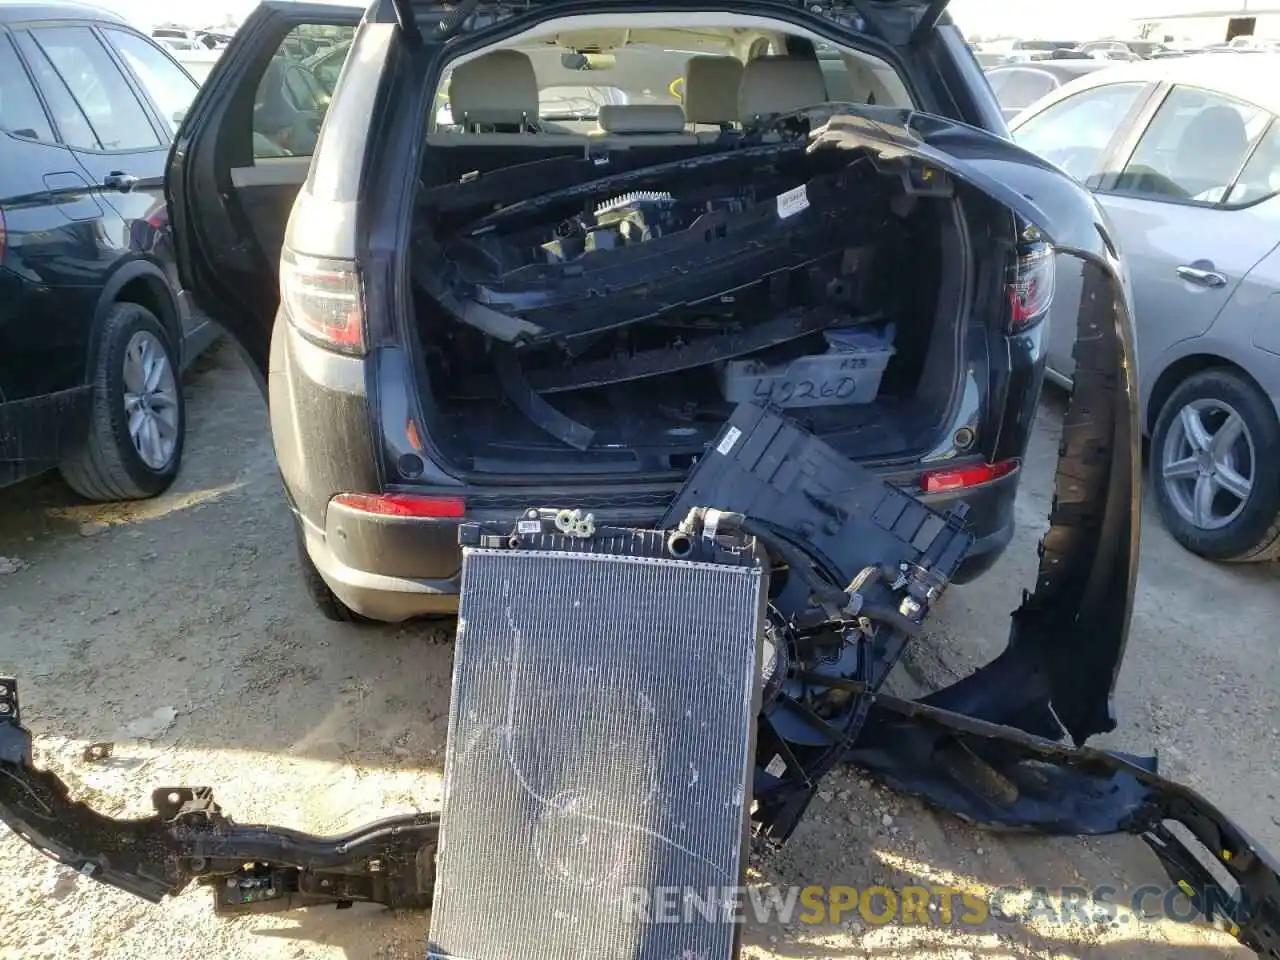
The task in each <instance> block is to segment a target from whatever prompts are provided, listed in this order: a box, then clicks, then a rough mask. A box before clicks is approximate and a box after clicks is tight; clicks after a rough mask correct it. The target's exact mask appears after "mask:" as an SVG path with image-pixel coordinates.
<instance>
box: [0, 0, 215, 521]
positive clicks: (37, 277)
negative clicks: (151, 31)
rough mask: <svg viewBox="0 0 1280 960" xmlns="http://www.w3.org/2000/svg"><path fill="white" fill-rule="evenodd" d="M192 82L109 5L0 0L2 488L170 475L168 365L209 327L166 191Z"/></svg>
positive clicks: (171, 385) (172, 405)
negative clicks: (59, 478) (188, 284)
mask: <svg viewBox="0 0 1280 960" xmlns="http://www.w3.org/2000/svg"><path fill="white" fill-rule="evenodd" d="M196 89H197V87H196V83H195V81H193V80H192V79H191V77H190V76H188V75H187V73H186V72H185V71H184V70H183V69H182V68H181V67H180V66H179V65H178V64H177V63H175V62H174V60H173V59H172V57H170V56H169V54H168V53H166V52H165V51H164V50H163V49H161V47H159V46H158V45H157V44H156V43H154V42H153V41H152V40H151V39H150V38H148V37H146V36H145V35H143V34H141V33H139V32H138V31H136V30H134V29H133V28H132V27H130V26H128V25H127V24H126V22H125V21H124V20H123V19H122V18H119V17H116V16H114V15H113V14H110V13H106V12H104V11H102V10H100V9H98V8H92V7H85V6H80V5H78V4H73V3H69V2H62V0H56V2H55V0H49V2H42V3H6V4H3V5H0V485H3V484H6V483H11V482H13V481H16V480H20V479H22V478H23V477H27V476H30V475H32V474H34V473H37V472H40V471H43V470H46V469H50V468H54V467H57V468H60V469H61V471H62V474H63V476H64V477H65V478H66V480H67V483H68V484H70V485H71V487H72V488H73V489H75V490H76V492H78V493H80V494H81V495H82V496H85V497H88V498H90V499H94V500H117V499H132V498H138V497H148V496H152V495H154V494H157V493H159V492H160V491H162V490H164V489H165V488H166V487H167V486H168V485H169V483H170V482H171V481H172V480H173V478H174V476H175V475H176V474H177V472H178V467H179V464H180V463H181V459H182V447H183V440H184V436H185V426H186V421H185V417H184V410H183V400H182V388H181V383H180V375H181V371H182V369H183V367H184V366H185V365H186V364H187V363H189V362H190V361H191V359H192V358H193V357H194V356H195V355H196V354H197V353H198V352H199V350H200V349H201V348H202V347H203V346H204V345H207V344H208V343H209V342H210V341H211V340H212V339H213V338H214V336H215V335H216V333H215V328H214V327H213V325H212V324H210V323H209V321H208V320H207V318H205V317H204V316H203V315H202V314H200V313H199V312H198V311H196V310H194V309H192V306H191V302H190V299H189V298H188V297H186V296H184V295H183V294H182V292H181V286H180V284H179V281H178V275H177V271H176V269H175V267H174V260H173V246H172V243H171V239H170V232H169V221H168V215H167V211H166V206H165V200H164V192H163V186H164V171H165V159H166V157H167V156H168V153H169V145H170V141H171V139H172V137H173V135H174V133H175V132H176V130H177V128H178V125H179V123H180V122H181V120H182V117H183V116H184V115H185V112H186V110H187V108H188V106H189V105H190V103H191V101H192V99H193V98H194V96H195V94H196Z"/></svg>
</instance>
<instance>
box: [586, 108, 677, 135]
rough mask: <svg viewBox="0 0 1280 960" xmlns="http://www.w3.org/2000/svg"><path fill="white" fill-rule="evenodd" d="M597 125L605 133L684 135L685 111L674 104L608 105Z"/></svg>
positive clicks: (598, 117) (597, 118)
mask: <svg viewBox="0 0 1280 960" xmlns="http://www.w3.org/2000/svg"><path fill="white" fill-rule="evenodd" d="M596 123H598V124H599V125H600V129H601V130H603V131H604V132H605V133H683V132H684V111H683V110H681V109H680V107H679V106H678V105H677V104H674V103H628V104H619V103H607V104H605V105H604V106H602V107H601V108H600V113H599V115H598V116H597V117H596Z"/></svg>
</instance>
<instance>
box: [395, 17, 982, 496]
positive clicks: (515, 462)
mask: <svg viewBox="0 0 1280 960" xmlns="http://www.w3.org/2000/svg"><path fill="white" fill-rule="evenodd" d="M710 16H711V15H708V17H710ZM593 19H596V18H593ZM635 19H636V20H640V19H643V18H642V17H637V18H635ZM727 19H732V18H725V17H723V16H722V17H720V19H719V20H717V21H716V25H712V26H690V27H687V28H686V27H683V26H682V27H679V28H672V27H664V28H661V29H658V28H653V29H642V28H640V27H632V28H630V29H613V28H605V27H593V28H592V29H590V30H585V29H567V28H565V29H555V28H554V25H552V26H549V27H547V28H544V30H543V31H542V32H540V33H539V34H538V35H537V36H528V35H526V36H522V37H517V38H512V39H510V40H507V41H505V42H504V44H503V45H502V46H501V47H491V48H487V49H485V50H481V51H478V52H476V53H475V54H473V55H471V56H469V57H468V58H466V59H463V60H459V61H457V62H455V63H452V64H449V65H448V66H447V67H446V70H445V72H444V75H443V79H442V81H441V83H440V86H439V89H438V92H437V95H436V98H435V103H434V105H433V108H432V112H431V115H430V117H429V118H428V132H427V141H428V149H427V150H426V151H425V152H424V165H423V169H422V171H421V177H420V181H421V184H422V186H421V190H420V195H419V197H418V198H417V217H416V220H415V227H414V236H413V238H412V242H411V244H410V245H409V248H408V249H409V253H408V256H409V257H410V263H409V267H410V271H411V275H412V277H413V280H414V283H413V289H414V318H413V327H414V330H415V332H416V333H417V337H418V346H419V347H420V351H419V352H420V356H421V358H422V364H421V373H420V381H421V383H420V386H421V388H422V390H421V392H422V398H421V399H422V409H423V412H424V421H425V423H426V425H427V429H428V432H429V433H430V436H431V440H432V445H433V446H434V447H435V449H436V450H437V452H438V453H439V454H441V455H442V456H443V457H444V459H445V460H447V461H448V464H447V465H449V466H451V467H453V468H455V469H456V470H457V471H459V472H464V473H471V472H475V473H490V474H508V475H510V474H515V475H539V476H584V475H586V476H591V475H609V474H619V475H623V476H627V477H629V478H634V477H636V476H637V475H670V474H679V473H683V472H684V471H686V470H688V469H689V467H690V466H691V465H692V464H693V463H695V462H696V460H697V458H698V457H699V456H701V454H702V453H703V452H704V451H705V449H706V445H707V444H708V443H709V442H710V441H711V440H712V439H713V438H714V436H715V435H716V433H717V432H718V431H719V429H720V427H721V425H722V424H723V422H724V420H725V419H726V418H727V416H728V415H729V412H730V411H731V410H732V408H733V406H734V404H736V403H737V402H740V401H741V400H744V399H753V400H769V401H771V402H773V403H775V404H778V405H779V406H782V407H783V408H784V409H786V410H787V411H788V413H789V414H790V415H791V416H793V417H795V418H796V419H797V420H799V421H800V422H801V423H802V424H803V425H805V426H806V427H807V428H808V429H811V430H814V431H815V432H816V433H818V434H819V435H820V436H822V437H823V438H824V439H826V440H827V441H828V442H830V443H832V444H833V445H835V446H836V447H837V448H838V449H841V450H842V452H845V453H846V454H848V455H850V456H854V457H858V458H862V459H899V458H903V459H905V458H910V457H912V456H918V455H920V454H921V453H923V452H925V451H927V450H929V449H932V448H933V447H934V446H936V445H937V443H938V442H939V439H940V438H941V437H942V436H943V435H944V432H945V431H946V430H947V429H948V425H949V424H950V423H951V420H952V417H951V413H952V409H953V406H954V405H955V404H956V403H957V402H958V397H959V394H960V383H961V380H962V376H963V365H964V362H965V361H964V360H963V359H962V357H963V356H964V349H963V348H964V345H965V339H964V337H965V328H966V326H967V317H968V316H969V312H970V301H971V298H972V296H973V290H972V284H971V282H970V277H971V273H972V271H973V266H974V265H973V264H972V263H971V262H970V258H969V256H968V254H967V251H968V250H969V241H968V229H969V228H968V226H967V221H966V219H965V216H964V215H963V212H962V202H961V199H960V198H959V196H958V195H957V187H956V186H955V185H953V184H952V183H951V182H950V181H949V179H948V178H947V177H946V176H945V175H944V174H942V173H941V171H930V170H923V169H921V168H920V167H919V165H918V163H917V162H915V161H909V160H905V159H904V160H898V161H885V160H880V159H877V158H875V157H873V156H871V155H870V154H868V153H863V152H859V151H852V150H848V149H834V148H833V149H817V150H811V149H809V137H808V134H809V133H810V131H811V128H816V127H817V126H818V125H819V124H820V118H819V117H818V115H819V114H821V113H822V111H823V110H824V109H825V110H826V111H827V113H828V114H830V113H832V112H837V113H838V112H839V111H838V108H824V107H823V106H822V105H823V104H825V103H828V102H831V101H840V102H852V103H856V104H871V105H875V106H896V107H909V106H911V101H910V98H909V96H908V93H907V87H906V85H905V84H904V83H903V82H902V81H901V79H900V78H899V77H898V75H897V74H896V73H895V72H894V70H893V69H892V67H890V66H889V65H888V64H886V63H884V62H882V61H880V60H876V59H874V58H872V57H870V56H868V55H867V54H865V53H862V52H859V51H853V50H847V49H842V48H836V47H834V46H831V45H829V44H826V43H825V42H822V41H817V42H815V41H816V38H813V37H803V36H799V35H797V34H795V33H794V32H792V33H789V32H788V29H787V28H784V27H783V25H781V24H777V23H772V24H771V23H770V22H768V21H762V20H759V19H755V18H738V20H739V21H740V22H738V23H737V25H736V26H735V25H729V24H728V23H727V22H726V20H727ZM791 29H794V28H791ZM808 108H817V109H815V110H809V109H808ZM846 112H847V111H846ZM960 189H961V190H963V188H960ZM993 322H996V323H998V321H993Z"/></svg>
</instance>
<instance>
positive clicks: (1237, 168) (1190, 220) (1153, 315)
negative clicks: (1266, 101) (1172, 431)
mask: <svg viewBox="0 0 1280 960" xmlns="http://www.w3.org/2000/svg"><path fill="white" fill-rule="evenodd" d="M1269 129H1271V130H1276V129H1280V128H1277V127H1276V126H1274V125H1273V124H1272V117H1271V116H1270V115H1269V114H1267V113H1266V112H1265V111H1263V110H1261V109H1259V108H1257V107H1254V106H1252V105H1250V104H1246V103H1242V102H1240V101H1237V100H1232V99H1230V98H1227V97H1225V96H1221V95H1218V94H1215V93H1212V92H1208V91H1203V90H1197V89H1195V88H1191V87H1183V86H1176V87H1174V88H1173V89H1172V90H1171V91H1170V92H1169V94H1168V96H1167V97H1166V98H1165V99H1164V101H1163V102H1162V103H1161V104H1160V106H1159V108H1158V109H1157V110H1156V111H1155V114H1154V115H1153V118H1152V121H1151V123H1150V125H1148V126H1147V128H1146V130H1145V131H1144V132H1143V134H1142V137H1141V138H1140V139H1139V140H1138V141H1137V144H1136V146H1135V147H1134V150H1133V152H1132V154H1131V155H1130V157H1129V158H1128V160H1127V162H1126V163H1125V165H1124V167H1123V169H1122V170H1120V171H1119V173H1118V174H1116V175H1115V176H1114V177H1112V178H1111V179H1110V180H1109V181H1108V182H1106V183H1105V184H1104V192H1103V193H1102V195H1101V196H1100V197H1099V199H1100V201H1101V203H1102V205H1103V207H1104V208H1105V209H1106V211H1107V215H1108V216H1109V217H1110V218H1111V222H1112V225H1113V227H1114V229H1115V231H1116V236H1117V238H1118V240H1119V243H1120V248H1121V250H1122V251H1123V252H1124V254H1125V257H1126V259H1127V261H1128V265H1129V275H1130V279H1131V281H1132V283H1133V296H1134V310H1135V314H1136V315H1135V318H1134V320H1135V323H1136V327H1137V334H1138V345H1139V351H1140V353H1139V358H1141V356H1142V355H1146V356H1151V357H1155V356H1159V355H1161V354H1163V353H1164V352H1165V350H1166V349H1168V348H1169V347H1170V346H1172V345H1173V344H1175V343H1178V342H1180V341H1182V340H1186V339H1189V338H1191V337H1197V336H1200V335H1202V334H1204V333H1205V332H1206V331H1207V330H1208V329H1209V328H1210V327H1211V326H1212V325H1213V323H1214V321H1215V319H1216V318H1217V317H1218V315H1219V313H1220V312H1221V311H1222V308H1223V307H1224V306H1226V304H1227V303H1228V301H1230V299H1231V297H1232V295H1233V294H1234V293H1235V291H1236V289H1237V288H1238V287H1239V285H1240V282H1241V280H1243V279H1244V277H1245V275H1246V274H1247V273H1248V272H1249V271H1250V270H1251V269H1253V267H1254V265H1255V264H1257V263H1258V262H1259V261H1261V260H1262V259H1263V257H1265V256H1266V255H1267V253H1268V252H1270V251H1271V250H1272V249H1273V248H1274V247H1275V246H1276V244H1277V242H1280V217H1278V216H1277V214H1278V213H1280V207H1277V204H1276V203H1274V202H1272V201H1268V200H1266V199H1265V198H1264V197H1265V194H1266V192H1267V191H1268V189H1269V187H1268V184H1269V180H1270V178H1269V177H1267V176H1255V175H1254V171H1256V170H1257V169H1258V167H1259V166H1260V165H1274V163H1275V161H1274V158H1273V157H1272V156H1271V154H1272V151H1273V143H1274V142H1275V141H1276V140H1277V137H1276V136H1275V135H1274V134H1269V133H1268V130H1269ZM1251 158H1253V159H1251ZM1259 200H1261V202H1259ZM1140 362H1141V360H1140ZM1148 373H1149V374H1151V375H1155V374H1157V373H1158V371H1156V370H1154V369H1152V370H1150V371H1144V379H1145V375H1146V374H1148Z"/></svg>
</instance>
